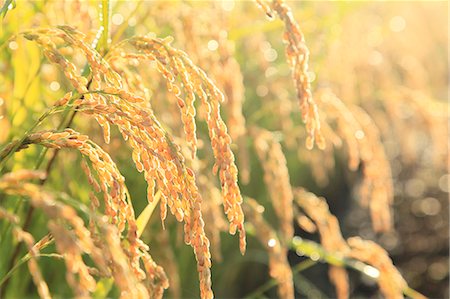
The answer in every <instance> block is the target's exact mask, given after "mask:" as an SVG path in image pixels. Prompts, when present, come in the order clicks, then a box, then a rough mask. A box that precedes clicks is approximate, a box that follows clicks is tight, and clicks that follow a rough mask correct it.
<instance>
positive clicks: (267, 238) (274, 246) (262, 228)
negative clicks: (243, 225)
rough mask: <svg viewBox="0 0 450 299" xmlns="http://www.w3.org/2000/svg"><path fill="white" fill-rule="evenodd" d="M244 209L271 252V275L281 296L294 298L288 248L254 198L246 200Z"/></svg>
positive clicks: (261, 239) (259, 237)
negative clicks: (282, 242)
mask: <svg viewBox="0 0 450 299" xmlns="http://www.w3.org/2000/svg"><path fill="white" fill-rule="evenodd" d="M244 210H245V214H246V216H247V218H246V219H247V221H248V222H249V223H251V224H252V225H253V227H254V229H255V234H256V236H257V238H258V239H259V241H260V242H261V243H262V244H263V245H264V247H265V248H266V249H267V251H268V252H269V269H270V276H272V277H273V278H274V279H275V280H276V281H277V283H278V295H279V297H280V298H294V285H293V282H292V270H291V267H290V265H289V261H288V260H287V249H286V248H285V247H283V246H282V244H281V243H280V240H279V239H278V237H277V234H276V232H275V230H274V229H273V228H272V227H271V226H270V225H269V224H268V223H267V222H266V221H265V220H264V217H263V215H262V213H263V212H264V207H263V206H261V205H259V204H258V203H257V202H256V201H255V200H254V199H251V198H248V199H246V201H245V202H244Z"/></svg>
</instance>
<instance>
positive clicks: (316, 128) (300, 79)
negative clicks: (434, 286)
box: [257, 0, 325, 149]
mask: <svg viewBox="0 0 450 299" xmlns="http://www.w3.org/2000/svg"><path fill="white" fill-rule="evenodd" d="M257 3H258V4H259V6H260V7H261V8H262V9H263V10H264V11H265V12H266V14H267V16H269V17H270V18H273V17H274V16H273V15H274V14H275V13H276V14H277V15H278V17H279V18H280V19H281V20H282V21H283V22H284V26H285V32H284V35H283V41H284V43H285V44H286V57H287V60H288V63H289V65H290V67H291V70H292V77H293V79H294V82H295V87H296V89H297V97H298V99H299V101H300V110H301V113H302V119H303V121H304V122H305V124H306V131H307V138H306V147H307V148H308V149H312V148H313V146H314V142H315V143H316V144H317V146H318V147H319V148H320V149H323V148H325V139H324V137H323V136H322V133H321V131H320V120H319V113H318V109H317V105H316V103H315V101H314V99H313V96H312V92H311V79H310V78H309V74H308V61H309V50H308V48H307V46H306V44H305V38H304V36H303V33H302V32H301V30H300V27H299V25H298V23H297V21H296V20H295V19H294V16H293V14H292V11H291V9H290V7H289V6H288V5H287V4H286V3H285V2H284V1H283V0H273V1H271V2H266V1H264V0H257Z"/></svg>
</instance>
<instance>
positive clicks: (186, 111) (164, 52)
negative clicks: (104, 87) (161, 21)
mask: <svg viewBox="0 0 450 299" xmlns="http://www.w3.org/2000/svg"><path fill="white" fill-rule="evenodd" d="M170 42H171V39H164V40H162V39H157V38H149V37H135V38H132V39H130V40H128V41H127V43H126V44H130V45H132V46H133V47H134V48H135V49H136V50H137V51H139V53H141V54H145V57H146V58H147V59H150V60H155V61H157V68H158V71H159V72H160V73H161V74H162V76H163V77H164V78H165V79H166V82H167V84H168V89H169V91H172V92H175V95H176V96H177V97H178V103H179V106H180V108H181V109H182V119H183V124H184V127H185V133H186V136H187V140H188V143H190V144H191V147H192V152H193V155H194V154H195V151H196V137H195V121H194V117H195V114H196V113H195V111H196V110H195V107H194V101H195V98H196V97H199V99H200V101H201V103H202V106H203V107H204V109H205V110H206V112H207V119H206V122H207V125H208V129H209V136H210V139H211V147H212V148H213V152H214V157H215V159H216V163H215V165H214V168H213V171H214V172H217V171H218V172H219V178H220V181H221V184H222V195H223V201H224V210H225V213H226V214H227V217H228V220H229V222H230V229H229V232H230V233H231V234H234V233H235V232H236V231H237V230H238V231H239V235H240V249H241V252H242V253H244V251H245V230H244V228H243V221H244V215H243V213H242V209H241V207H240V204H241V202H242V197H241V194H240V190H239V187H238V185H237V167H236V165H235V163H234V155H233V152H232V151H231V148H230V145H231V138H230V136H229V135H228V133H227V127H226V125H225V123H224V122H223V120H222V118H221V116H220V103H221V102H223V100H224V96H223V94H222V92H221V91H220V90H219V89H218V88H217V87H216V86H215V85H214V83H213V82H212V81H211V79H210V78H209V77H208V76H207V75H206V74H205V72H204V71H203V70H201V69H200V68H198V67H197V66H195V65H194V64H193V62H192V61H191V60H190V59H189V58H188V56H187V55H186V53H184V52H182V51H180V50H177V49H175V48H173V47H171V46H170ZM126 44H120V45H118V46H117V47H116V49H115V51H116V54H111V55H112V57H114V55H120V56H125V57H126V55H127V54H122V52H123V51H121V50H120V49H121V48H123V47H125V46H126ZM113 53H114V51H113ZM177 75H179V76H180V78H181V79H180V80H181V83H182V87H183V90H184V93H185V100H184V101H183V99H182V98H181V97H179V95H180V87H179V86H178V85H176V84H175V83H174V80H175V79H174V78H175V77H176V76H177Z"/></svg>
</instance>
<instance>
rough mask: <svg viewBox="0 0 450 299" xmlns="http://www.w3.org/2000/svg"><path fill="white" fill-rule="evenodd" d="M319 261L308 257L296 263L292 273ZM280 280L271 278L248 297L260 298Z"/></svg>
mask: <svg viewBox="0 0 450 299" xmlns="http://www.w3.org/2000/svg"><path fill="white" fill-rule="evenodd" d="M316 263H317V262H316V261H313V260H310V259H307V260H304V261H303V262H301V263H298V264H297V265H295V266H294V267H293V268H292V274H293V275H295V274H298V273H300V272H302V271H303V270H306V269H308V268H310V267H312V266H314V265H315V264H316ZM278 283H279V281H278V280H275V279H271V280H269V281H268V282H266V283H265V284H263V285H262V286H260V287H259V288H257V289H256V290H255V291H253V292H252V293H251V294H250V295H248V296H246V297H245V298H246V299H250V298H260V297H261V296H262V295H263V294H264V292H267V291H268V290H270V289H271V288H273V287H275V286H276V285H278Z"/></svg>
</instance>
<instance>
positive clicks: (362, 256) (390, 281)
mask: <svg viewBox="0 0 450 299" xmlns="http://www.w3.org/2000/svg"><path fill="white" fill-rule="evenodd" d="M347 242H348V245H350V248H351V251H350V253H349V255H348V256H350V257H352V258H355V259H358V260H360V261H363V262H366V263H368V264H370V265H372V266H374V267H375V268H377V269H378V270H379V271H380V277H379V278H378V284H379V286H380V290H381V292H382V293H383V295H384V296H385V297H386V298H392V299H400V298H404V297H403V291H404V290H405V289H406V288H407V283H406V281H405V280H404V279H403V277H402V275H401V274H400V272H399V271H398V270H397V268H395V266H394V265H393V264H392V260H391V259H390V258H389V255H388V254H387V252H386V251H385V250H384V249H383V248H382V247H380V246H379V245H378V244H376V243H374V242H372V241H366V240H362V239H361V238H359V237H352V238H349V239H348V240H347ZM415 298H417V299H424V298H425V297H424V296H422V295H420V294H416V295H415Z"/></svg>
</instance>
